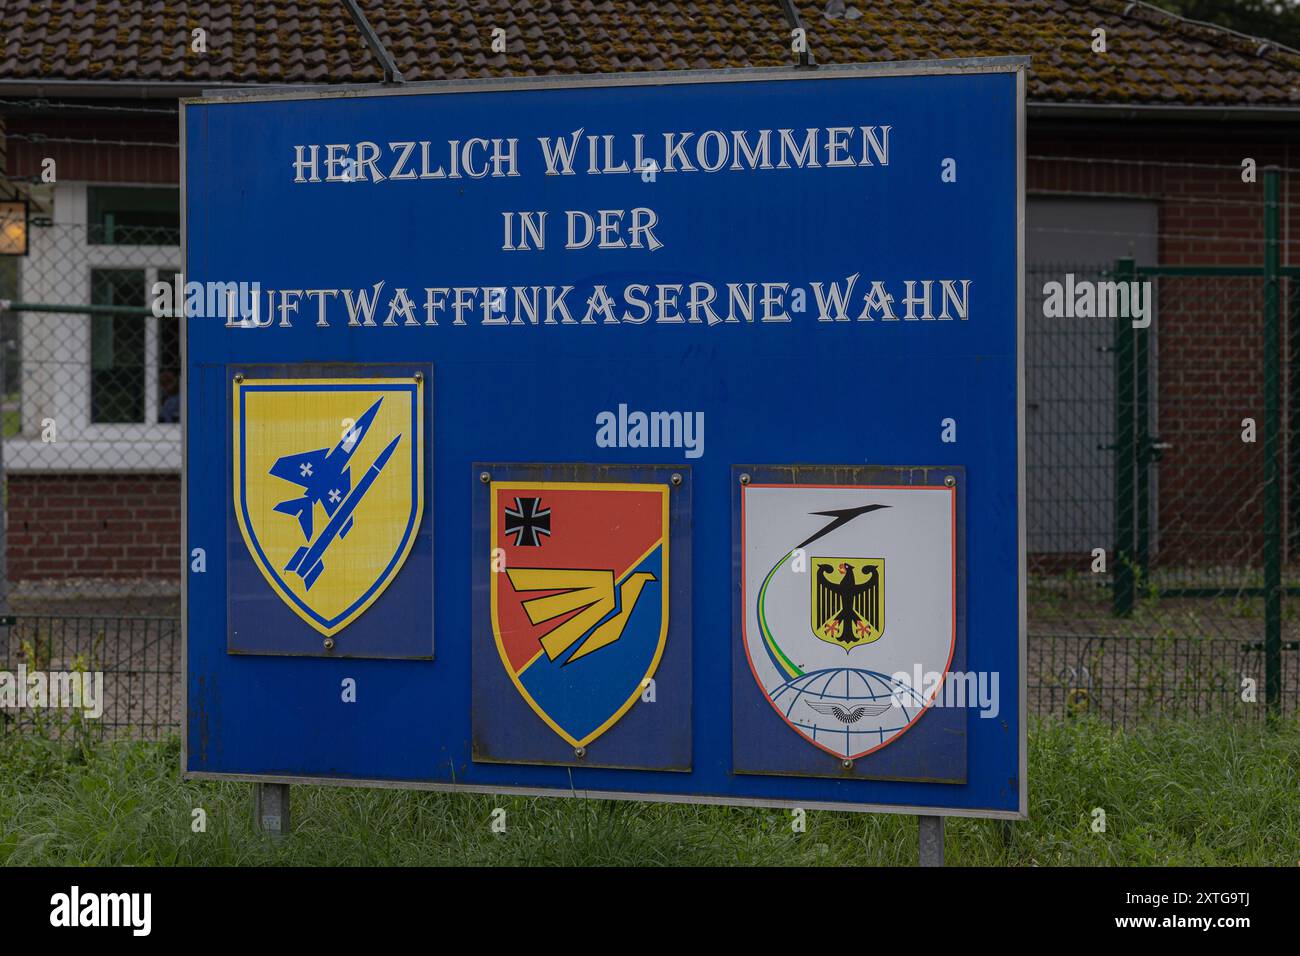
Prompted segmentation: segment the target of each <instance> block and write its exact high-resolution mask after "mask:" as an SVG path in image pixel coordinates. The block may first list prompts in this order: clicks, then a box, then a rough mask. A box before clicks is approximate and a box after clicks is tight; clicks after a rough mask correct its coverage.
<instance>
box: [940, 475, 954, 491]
mask: <svg viewBox="0 0 1300 956" xmlns="http://www.w3.org/2000/svg"><path fill="white" fill-rule="evenodd" d="M943 483H944V484H945V485H947V486H948V487H949V488H953V487H956V485H957V479H956V478H954V477H953V476H952V475H949V476H948V477H947V478H945V479H944V480H943Z"/></svg>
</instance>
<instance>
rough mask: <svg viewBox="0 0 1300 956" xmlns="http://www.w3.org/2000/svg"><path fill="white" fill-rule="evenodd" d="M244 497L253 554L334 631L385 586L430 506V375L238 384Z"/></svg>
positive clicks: (311, 618) (312, 619)
mask: <svg viewBox="0 0 1300 956" xmlns="http://www.w3.org/2000/svg"><path fill="white" fill-rule="evenodd" d="M233 420H234V435H233V444H232V448H233V452H234V454H233V459H234V506H235V515H236V518H237V519H238V522H239V530H240V532H241V533H242V534H243V538H244V543H245V544H246V545H247V546H248V551H249V554H251V555H252V557H253V560H254V562H255V563H256V564H257V566H258V568H259V569H260V570H261V572H262V576H263V577H264V578H266V581H267V583H268V584H270V586H271V587H272V589H274V591H275V592H276V593H277V594H278V595H279V596H280V598H281V599H282V600H283V601H284V602H285V603H286V604H287V605H288V606H289V607H290V608H292V609H293V611H294V613H296V614H297V615H298V616H299V617H300V618H302V619H303V620H304V621H305V622H307V623H308V624H310V625H311V626H312V627H313V628H315V629H316V630H317V631H319V632H320V633H321V634H324V635H326V636H330V635H333V634H336V633H338V632H339V631H341V630H342V629H343V628H345V627H347V626H348V625H349V624H351V623H352V622H353V621H355V620H356V619H357V618H358V617H360V616H361V615H362V614H363V613H364V612H365V610H366V609H367V608H368V607H370V605H371V604H373V603H374V602H375V600H376V599H377V598H378V597H379V595H380V594H382V593H383V592H384V589H385V588H386V587H388V585H389V583H390V582H391V581H392V580H393V578H394V577H395V576H396V575H397V572H398V571H399V570H401V567H402V563H403V562H404V561H405V560H406V557H407V555H408V554H409V553H410V551H411V546H412V545H413V544H414V543H415V538H416V534H417V529H418V528H419V526H420V519H421V517H422V515H423V511H424V447H423V444H424V383H423V379H416V378H401V379H398V378H319V379H260V380H258V379H249V380H237V381H236V382H235V383H234V419H233Z"/></svg>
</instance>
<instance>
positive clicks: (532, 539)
mask: <svg viewBox="0 0 1300 956" xmlns="http://www.w3.org/2000/svg"><path fill="white" fill-rule="evenodd" d="M541 503H542V499H541V498H515V506H514V507H513V508H511V507H509V506H507V507H506V534H513V535H514V536H515V547H516V548H536V547H537V546H538V545H540V544H541V543H542V542H541V539H540V538H539V537H538V535H543V534H544V535H546V537H548V538H549V537H550V536H551V509H550V508H542V507H540V506H541Z"/></svg>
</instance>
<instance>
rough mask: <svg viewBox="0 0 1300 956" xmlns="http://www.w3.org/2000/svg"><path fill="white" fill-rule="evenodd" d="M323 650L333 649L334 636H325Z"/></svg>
mask: <svg viewBox="0 0 1300 956" xmlns="http://www.w3.org/2000/svg"><path fill="white" fill-rule="evenodd" d="M325 650H327V651H332V650H334V638H332V637H327V638H325Z"/></svg>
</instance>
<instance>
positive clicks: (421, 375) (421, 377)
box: [415, 372, 424, 384]
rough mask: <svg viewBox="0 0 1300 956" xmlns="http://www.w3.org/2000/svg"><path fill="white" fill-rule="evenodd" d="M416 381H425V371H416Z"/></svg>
mask: <svg viewBox="0 0 1300 956" xmlns="http://www.w3.org/2000/svg"><path fill="white" fill-rule="evenodd" d="M415 381H416V384H419V383H420V382H423V381H424V373H423V372H416V373H415Z"/></svg>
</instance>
